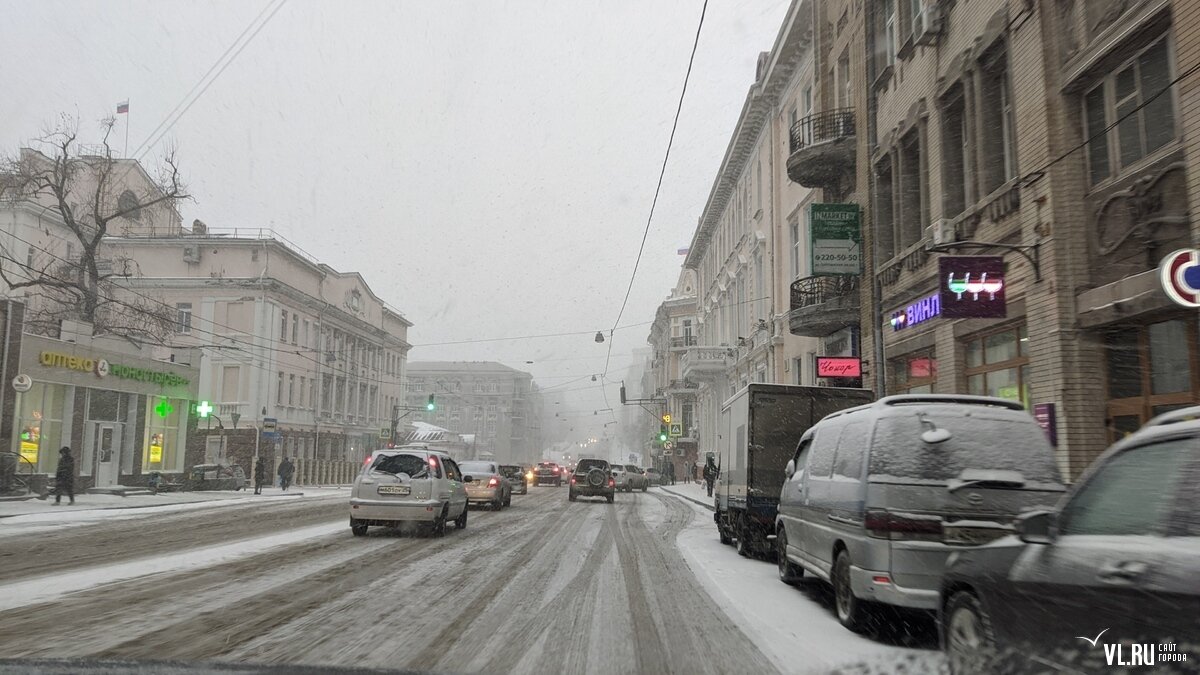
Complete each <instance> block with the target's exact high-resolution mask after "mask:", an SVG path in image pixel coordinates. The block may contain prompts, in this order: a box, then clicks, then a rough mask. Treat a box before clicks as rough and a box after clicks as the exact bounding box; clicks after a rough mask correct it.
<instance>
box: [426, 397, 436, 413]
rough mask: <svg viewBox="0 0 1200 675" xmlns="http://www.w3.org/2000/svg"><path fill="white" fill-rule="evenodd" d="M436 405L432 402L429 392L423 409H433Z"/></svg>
mask: <svg viewBox="0 0 1200 675" xmlns="http://www.w3.org/2000/svg"><path fill="white" fill-rule="evenodd" d="M436 407H437V405H436V404H434V402H433V394H430V395H429V401H428V402H426V403H425V409H426V410H433V409H434V408H436Z"/></svg>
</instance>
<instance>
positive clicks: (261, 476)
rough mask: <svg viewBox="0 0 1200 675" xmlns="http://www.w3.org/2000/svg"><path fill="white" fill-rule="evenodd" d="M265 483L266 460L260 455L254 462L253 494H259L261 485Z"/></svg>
mask: <svg viewBox="0 0 1200 675" xmlns="http://www.w3.org/2000/svg"><path fill="white" fill-rule="evenodd" d="M266 484H267V461H266V460H265V459H263V458H262V457H259V458H258V461H256V462H255V463H254V494H256V495H261V494H262V489H263V486H264V485H266Z"/></svg>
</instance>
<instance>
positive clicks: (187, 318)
mask: <svg viewBox="0 0 1200 675" xmlns="http://www.w3.org/2000/svg"><path fill="white" fill-rule="evenodd" d="M175 317H176V318H175V332H176V333H180V334H182V335H187V334H189V333H191V332H192V303H190V302H177V303H175Z"/></svg>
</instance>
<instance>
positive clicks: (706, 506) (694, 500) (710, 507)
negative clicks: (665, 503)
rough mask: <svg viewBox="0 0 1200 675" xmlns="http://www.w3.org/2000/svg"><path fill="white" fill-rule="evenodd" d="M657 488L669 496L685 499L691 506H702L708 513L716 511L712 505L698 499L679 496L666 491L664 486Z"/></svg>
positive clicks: (674, 492)
mask: <svg viewBox="0 0 1200 675" xmlns="http://www.w3.org/2000/svg"><path fill="white" fill-rule="evenodd" d="M658 487H659V488H661V489H662V491H663V492H666V493H667V494H669V495H673V496H675V497H679V498H680V499H686V500H688V501H689V502H692V503H693V504H699V505H700V506H703V507H704V508H706V509H708V510H709V511H714V512H715V511H716V510H717V509H716V507H715V506H713V505H712V504H709V503H708V502H705V501H703V500H700V499H696V498H695V497H689V496H687V495H683V494H679V493H678V492H676V491H674V490H668V489H667V486H665V485H660V486H658Z"/></svg>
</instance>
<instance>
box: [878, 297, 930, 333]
mask: <svg viewBox="0 0 1200 675" xmlns="http://www.w3.org/2000/svg"><path fill="white" fill-rule="evenodd" d="M941 313H942V299H941V296H940V295H939V294H937V293H934V294H933V295H930V296H926V297H924V298H921V299H920V300H917V301H916V302H914V303H912V304H911V305H909V306H908V307H905V308H904V309H902V310H900V311H897V312H893V313H892V318H891V319H889V320H888V323H889V324H891V326H892V330H894V331H896V330H902V329H904V328H908V327H909V326H915V325H917V324H919V323H924V322H926V321H928V320H930V319H932V318H934V317H936V316H940V315H941Z"/></svg>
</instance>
